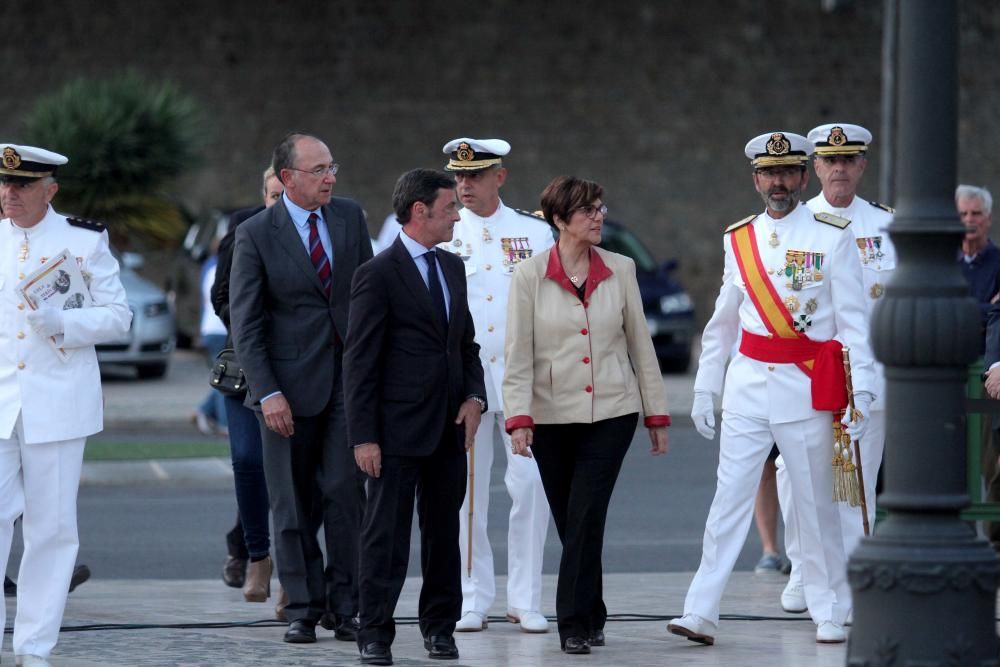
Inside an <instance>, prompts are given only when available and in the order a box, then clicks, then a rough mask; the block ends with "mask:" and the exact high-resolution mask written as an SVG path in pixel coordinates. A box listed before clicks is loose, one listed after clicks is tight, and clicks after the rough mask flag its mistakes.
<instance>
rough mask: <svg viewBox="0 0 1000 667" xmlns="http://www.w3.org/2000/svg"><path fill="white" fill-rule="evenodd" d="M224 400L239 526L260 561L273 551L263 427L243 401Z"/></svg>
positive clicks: (229, 397) (230, 398) (251, 551)
mask: <svg viewBox="0 0 1000 667" xmlns="http://www.w3.org/2000/svg"><path fill="white" fill-rule="evenodd" d="M213 391H214V390H213ZM215 393H219V392H215ZM219 395H220V396H221V395H222V394H219ZM224 398H225V406H226V414H227V415H228V417H229V451H230V453H231V455H232V458H233V480H234V481H235V482H236V505H237V507H238V508H239V512H240V523H242V524H243V536H244V539H245V541H246V545H247V551H248V552H249V553H250V557H251V558H260V557H262V556H266V555H268V554H269V553H270V551H271V537H270V529H269V527H268V508H269V505H268V498H267V484H266V483H265V481H264V456H263V453H262V447H261V441H260V424H259V423H258V422H257V417H256V416H255V415H254V412H253V410H251V409H250V408H248V407H246V406H244V405H243V401H242V400H241V399H238V398H232V397H231V396H225V397H224Z"/></svg>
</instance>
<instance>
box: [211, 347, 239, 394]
mask: <svg viewBox="0 0 1000 667" xmlns="http://www.w3.org/2000/svg"><path fill="white" fill-rule="evenodd" d="M208 384H209V385H211V386H212V388H214V389H218V390H219V391H221V392H222V393H223V394H225V395H226V396H232V397H233V398H244V397H245V396H246V395H247V376H246V375H244V373H243V369H242V368H241V367H240V362H239V361H237V359H236V350H234V349H233V348H231V347H227V348H225V349H223V350H222V351H221V352H219V354H218V355H216V357H215V362H214V363H213V364H212V371H211V372H210V373H209V375H208Z"/></svg>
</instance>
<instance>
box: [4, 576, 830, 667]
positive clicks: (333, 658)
mask: <svg viewBox="0 0 1000 667" xmlns="http://www.w3.org/2000/svg"><path fill="white" fill-rule="evenodd" d="M690 578H691V575H690V574H687V573H679V574H633V575H620V574H611V575H607V576H606V577H605V593H606V599H607V603H608V611H609V613H610V614H611V615H612V618H611V619H610V620H609V622H608V625H607V628H606V635H607V646H605V647H603V648H596V649H594V652H593V654H592V655H590V656H568V655H564V654H563V653H561V652H560V651H559V639H558V636H557V635H556V633H555V631H554V630H553V631H552V632H550V633H549V634H545V635H528V634H524V633H522V632H520V631H519V629H518V628H517V627H516V626H513V625H511V624H509V623H507V622H505V621H503V620H502V619H500V618H499V617H497V618H495V619H494V618H491V621H490V626H489V629H488V630H487V631H485V632H482V633H458V634H456V638H457V642H458V648H459V652H460V653H461V658H460V660H458V661H457V662H452V663H445V664H452V665H456V667H459V666H461V665H483V666H489V667H499V666H507V665H509V666H511V667H529V666H532V665H545V666H546V667H548V666H559V665H580V664H590V665H602V666H604V665H623V666H624V665H628V666H633V667H643V666H646V665H671V664H683V665H686V666H690V667H703V666H704V667H708V666H712V667H722V666H726V667H730V666H732V667H746V666H763V665H766V666H767V667H803V666H804V665H809V666H810V667H833V666H834V665H843V664H844V662H845V655H846V645H844V644H841V645H836V646H829V645H818V644H816V642H815V626H814V625H813V624H812V623H811V622H810V621H809V620H808V617H806V616H803V615H792V614H785V613H782V612H780V611H776V609H775V607H776V604H775V603H776V600H777V597H778V594H779V593H780V591H781V587H782V585H783V583H784V581H785V579H784V578H783V577H780V576H775V577H769V576H765V577H759V576H754V575H752V574H749V573H737V574H736V575H734V577H733V579H732V581H731V582H730V585H729V590H728V591H727V594H726V598H725V600H724V606H723V609H722V611H723V614H733V615H738V616H739V617H740V618H741V619H742V620H723V621H722V623H721V626H720V631H719V634H718V635H717V643H716V645H715V646H711V647H708V646H701V645H698V644H693V643H691V642H688V641H686V640H684V639H682V638H680V637H676V636H674V635H670V634H668V633H667V632H666V621H667V619H669V618H670V617H671V616H673V615H675V614H677V613H679V612H680V610H681V607H682V606H683V601H684V597H683V596H684V591H685V589H686V587H687V584H688V582H689V580H690ZM272 585H274V586H276V585H277V582H276V581H275V582H273V584H272ZM419 585H420V584H419V580H418V579H412V578H411V579H408V580H407V582H406V585H405V587H404V589H403V595H402V598H401V600H400V603H399V607H398V608H397V611H396V614H397V618H399V619H400V620H401V621H402V622H403V623H405V624H401V625H400V626H399V627H398V630H397V636H396V641H395V643H394V644H393V647H392V651H393V656H394V658H395V664H397V665H400V666H414V665H435V664H436V665H441V664H442V663H440V662H438V661H433V660H428V659H427V654H426V652H425V651H424V650H423V646H422V642H421V639H420V635H419V631H418V630H417V628H416V626H415V625H412V624H409V623H406V622H407V621H409V620H411V619H412V618H413V617H414V616H415V614H416V605H417V594H418V590H419ZM554 587H555V577H553V576H546V577H545V581H544V590H543V600H548V601H551V600H552V599H553V597H554V595H553V591H554ZM497 589H498V590H499V591H503V590H505V584H504V582H503V577H500V578H499V581H498V585H497ZM550 606H551V605H550ZM8 609H9V610H11V611H12V610H13V606H12V602H11V601H10V600H8ZM503 609H505V607H504V601H503V599H502V593H501V599H498V600H497V604H496V606H495V607H494V613H502V610H503ZM271 610H272V609H271V605H270V604H266V605H263V604H252V603H247V602H244V601H243V600H242V597H241V596H240V592H239V591H238V590H235V589H230V588H225V587H224V586H223V585H222V584H221V583H220V582H218V581H217V580H212V581H203V580H198V581H142V580H139V581H136V580H131V581H127V580H118V581H94V582H90V583H87V584H86V585H85V586H81V587H80V588H79V589H78V590H77V591H76V592H74V593H73V595H72V596H70V600H69V605H68V607H67V609H66V617H65V622H64V631H63V633H62V635H61V637H60V642H59V645H58V646H57V647H56V652H55V653H54V654H53V656H52V659H51V661H52V664H53V665H54V667H136V666H142V667H195V666H204V667H278V666H292V665H294V666H297V667H298V666H309V667H331V666H334V665H338V666H339V665H357V664H358V659H357V648H356V647H355V646H354V645H353V644H351V643H345V642H339V641H336V640H334V639H333V635H332V633H329V632H326V631H324V630H322V629H320V630H319V642H318V643H316V644H311V645H304V646H303V645H295V646H293V645H290V644H285V643H283V642H282V641H281V636H282V634H283V632H284V628H283V627H282V626H280V625H279V624H277V623H274V622H271V621H268V620H263V619H269V618H270V612H271ZM542 611H543V612H545V613H546V614H548V615H549V616H550V617H551V616H552V615H553V613H554V609H552V608H543V610H542ZM724 618H726V617H724ZM255 621H257V622H259V623H257V624H255V625H253V626H247V625H246V624H249V623H253V622H255ZM149 626H152V627H149ZM167 626H169V627H167ZM5 647H6V653H4V655H3V660H4V663H3V664H5V665H6V664H11V663H12V662H13V660H12V657H11V655H10V644H9V639H8V640H7V643H6V644H5Z"/></svg>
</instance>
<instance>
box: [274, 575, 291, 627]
mask: <svg viewBox="0 0 1000 667" xmlns="http://www.w3.org/2000/svg"><path fill="white" fill-rule="evenodd" d="M287 606H288V593H286V592H285V589H284V588H282V587H281V584H278V603H277V604H276V605H274V620H276V621H281V622H282V623H287V622H288V616H287V615H286V614H285V607H287Z"/></svg>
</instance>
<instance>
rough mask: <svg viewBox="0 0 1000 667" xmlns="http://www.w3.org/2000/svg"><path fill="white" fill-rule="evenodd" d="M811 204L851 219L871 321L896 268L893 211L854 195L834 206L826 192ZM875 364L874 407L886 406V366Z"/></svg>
mask: <svg viewBox="0 0 1000 667" xmlns="http://www.w3.org/2000/svg"><path fill="white" fill-rule="evenodd" d="M808 205H809V208H810V209H812V210H813V211H815V212H817V213H823V212H825V213H832V214H834V215H838V216H840V217H841V218H846V219H848V220H850V221H851V226H850V227H848V229H850V230H851V231H852V232H853V233H854V239H855V242H856V243H857V245H858V257H859V258H860V260H861V279H862V280H863V281H864V287H865V305H866V306H867V308H866V310H867V313H868V319H869V325H870V324H871V315H872V311H873V310H874V309H875V304H876V303H878V302H879V301H880V300H881V299H882V296H883V295H884V293H885V286H886V284H887V283H888V282H889V279H890V278H891V277H892V273H893V271H895V269H896V248H895V246H893V245H892V239H890V238H889V232H887V231H886V228H887V227H888V226H889V224H890V223H891V222H892V213H891V212H889V211H887V210H886V209H884V208H882V206H880V205H879V204H876V203H874V202H868V201H865V200H864V199H861V198H860V197H855V198H854V200H853V201H852V202H851V204H850V205H849V206H848V207H847V208H835V207H833V206H831V205H830V203H829V202H827V201H826V197H824V196H823V193H820V194H818V195H816V196H815V197H813V198H812V199H810V200H809V204H808ZM873 363H874V367H875V402H874V403H872V406H871V409H872V410H884V409H885V368H884V367H883V366H882V364H880V363H879V362H878V361H874V360H873Z"/></svg>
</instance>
